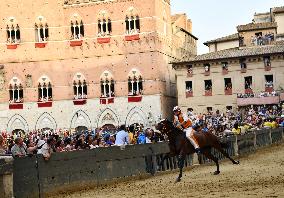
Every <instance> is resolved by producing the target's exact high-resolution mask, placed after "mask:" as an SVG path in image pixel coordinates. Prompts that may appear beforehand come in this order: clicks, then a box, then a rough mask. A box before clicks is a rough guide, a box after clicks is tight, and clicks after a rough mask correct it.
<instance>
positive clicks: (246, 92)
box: [245, 88, 253, 94]
mask: <svg viewBox="0 0 284 198" xmlns="http://www.w3.org/2000/svg"><path fill="white" fill-rule="evenodd" d="M245 94H253V90H252V89H251V88H247V89H245Z"/></svg>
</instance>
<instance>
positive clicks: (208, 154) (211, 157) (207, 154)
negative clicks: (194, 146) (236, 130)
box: [202, 149, 220, 175]
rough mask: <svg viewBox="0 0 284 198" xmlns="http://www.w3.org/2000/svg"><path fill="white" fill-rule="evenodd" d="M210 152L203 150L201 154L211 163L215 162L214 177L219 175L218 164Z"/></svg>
mask: <svg viewBox="0 0 284 198" xmlns="http://www.w3.org/2000/svg"><path fill="white" fill-rule="evenodd" d="M210 150H211V149H206V150H203V151H202V154H204V155H205V156H206V157H207V158H208V159H211V160H212V161H214V162H215V164H216V166H217V170H216V171H215V172H214V175H218V174H219V173H220V170H219V162H218V159H217V158H216V157H214V156H213V155H212V154H211V152H210Z"/></svg>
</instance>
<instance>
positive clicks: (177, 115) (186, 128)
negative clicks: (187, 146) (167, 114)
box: [173, 106, 200, 153]
mask: <svg viewBox="0 0 284 198" xmlns="http://www.w3.org/2000/svg"><path fill="white" fill-rule="evenodd" d="M173 112H174V125H175V126H176V127H177V128H179V129H181V130H182V131H183V132H185V134H186V137H187V139H188V140H189V141H190V143H191V144H192V145H193V146H194V148H195V150H196V151H197V152H198V153H199V152H200V147H199V145H198V142H197V141H196V139H195V137H194V135H193V132H194V130H193V129H192V121H191V120H190V119H189V118H188V117H187V115H186V114H183V113H182V112H181V110H180V108H179V107H178V106H176V107H174V109H173Z"/></svg>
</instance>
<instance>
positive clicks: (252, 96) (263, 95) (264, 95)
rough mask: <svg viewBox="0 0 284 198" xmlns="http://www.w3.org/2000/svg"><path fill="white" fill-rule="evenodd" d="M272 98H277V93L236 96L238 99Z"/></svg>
mask: <svg viewBox="0 0 284 198" xmlns="http://www.w3.org/2000/svg"><path fill="white" fill-rule="evenodd" d="M273 96H279V93H277V92H276V91H272V92H264V91H262V92H260V93H258V94H256V93H244V94H237V97H238V98H263V97H273Z"/></svg>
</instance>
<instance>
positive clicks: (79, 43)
mask: <svg viewBox="0 0 284 198" xmlns="http://www.w3.org/2000/svg"><path fill="white" fill-rule="evenodd" d="M82 45H83V40H71V41H70V47H77V46H82Z"/></svg>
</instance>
